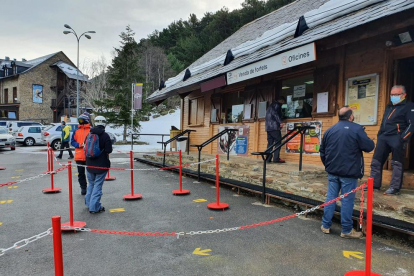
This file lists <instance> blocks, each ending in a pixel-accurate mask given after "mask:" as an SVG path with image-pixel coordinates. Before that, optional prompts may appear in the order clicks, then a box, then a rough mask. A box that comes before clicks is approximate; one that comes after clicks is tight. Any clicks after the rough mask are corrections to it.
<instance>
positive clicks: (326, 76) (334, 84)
mask: <svg viewBox="0 0 414 276" xmlns="http://www.w3.org/2000/svg"><path fill="white" fill-rule="evenodd" d="M338 72H339V69H338V66H337V65H333V66H328V67H323V68H318V69H316V70H315V83H314V90H313V103H312V116H333V115H334V114H335V112H336V102H337V100H336V99H337V91H338ZM322 92H328V112H324V113H317V106H318V102H317V101H318V93H322Z"/></svg>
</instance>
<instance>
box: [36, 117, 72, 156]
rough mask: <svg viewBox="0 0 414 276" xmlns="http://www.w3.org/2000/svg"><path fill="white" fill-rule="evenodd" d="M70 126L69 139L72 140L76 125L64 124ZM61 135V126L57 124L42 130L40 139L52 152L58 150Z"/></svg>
mask: <svg viewBox="0 0 414 276" xmlns="http://www.w3.org/2000/svg"><path fill="white" fill-rule="evenodd" d="M66 125H68V126H70V138H72V135H73V133H74V132H75V130H77V129H78V124H77V123H66ZM61 135H62V125H61V124H59V123H52V124H50V125H48V126H47V127H46V128H45V129H43V130H42V133H41V137H42V138H41V139H42V141H43V142H44V143H49V144H50V146H51V147H52V148H53V149H54V150H58V149H60V142H61V140H60V138H61Z"/></svg>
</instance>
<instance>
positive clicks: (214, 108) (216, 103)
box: [210, 97, 221, 123]
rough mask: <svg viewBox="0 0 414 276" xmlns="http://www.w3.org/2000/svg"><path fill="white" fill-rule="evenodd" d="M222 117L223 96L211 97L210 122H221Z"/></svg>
mask: <svg viewBox="0 0 414 276" xmlns="http://www.w3.org/2000/svg"><path fill="white" fill-rule="evenodd" d="M214 115H215V116H214ZM220 118H221V97H211V118H210V123H219V122H220Z"/></svg>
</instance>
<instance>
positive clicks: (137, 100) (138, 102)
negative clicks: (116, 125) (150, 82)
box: [134, 83, 142, 110]
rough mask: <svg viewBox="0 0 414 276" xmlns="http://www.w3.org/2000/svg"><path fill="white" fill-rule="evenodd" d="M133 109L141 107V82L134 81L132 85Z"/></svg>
mask: <svg viewBox="0 0 414 276" xmlns="http://www.w3.org/2000/svg"><path fill="white" fill-rule="evenodd" d="M134 109H135V110H139V109H142V83H136V84H135V86H134Z"/></svg>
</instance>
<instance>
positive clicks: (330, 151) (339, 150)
mask: <svg viewBox="0 0 414 276" xmlns="http://www.w3.org/2000/svg"><path fill="white" fill-rule="evenodd" d="M353 121H354V115H353V114H352V109H350V108H349V107H347V106H346V107H343V108H341V109H340V110H339V122H338V123H337V124H335V125H334V126H332V127H331V128H330V129H328V130H327V131H326V132H325V134H324V136H323V139H322V144H321V146H320V149H319V151H320V156H321V160H322V163H323V164H324V165H325V170H326V171H327V172H328V180H329V186H328V193H327V197H326V202H328V201H330V200H332V199H334V198H336V197H338V195H339V191H341V194H345V193H349V192H351V191H352V190H353V189H355V188H356V186H357V180H358V178H361V177H362V176H363V175H364V157H363V154H362V152H363V151H365V152H370V151H372V150H373V149H374V147H375V144H374V141H372V140H371V139H370V138H368V136H367V134H366V133H365V131H364V128H363V127H362V126H360V125H358V124H355V123H353ZM354 199H355V193H351V194H349V195H348V196H347V197H345V198H343V199H341V226H342V233H341V237H343V238H361V237H362V233H361V232H356V231H355V230H354V229H353V227H352V224H353V223H352V212H353V209H354ZM334 211H335V204H330V205H327V206H326V207H325V208H324V214H323V218H322V226H321V230H322V232H323V233H325V234H329V232H330V228H331V225H332V217H333V215H334Z"/></svg>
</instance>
